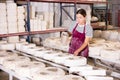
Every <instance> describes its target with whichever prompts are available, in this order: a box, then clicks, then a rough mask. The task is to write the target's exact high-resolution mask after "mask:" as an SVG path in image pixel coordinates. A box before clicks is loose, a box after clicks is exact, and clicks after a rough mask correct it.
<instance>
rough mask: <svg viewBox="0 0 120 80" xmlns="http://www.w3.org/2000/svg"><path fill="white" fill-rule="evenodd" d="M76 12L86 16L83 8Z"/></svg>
mask: <svg viewBox="0 0 120 80" xmlns="http://www.w3.org/2000/svg"><path fill="white" fill-rule="evenodd" d="M76 14H81V15H83V16H84V17H86V11H85V10H84V9H79V10H78V11H77V12H76Z"/></svg>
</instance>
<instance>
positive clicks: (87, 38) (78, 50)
mask: <svg viewBox="0 0 120 80" xmlns="http://www.w3.org/2000/svg"><path fill="white" fill-rule="evenodd" d="M90 39H91V38H90V37H86V38H85V41H84V43H83V44H82V45H81V47H80V48H78V49H77V50H76V51H75V52H74V55H76V56H77V55H78V54H79V52H81V51H82V50H83V49H84V48H85V47H86V46H87V45H88V44H89V41H90Z"/></svg>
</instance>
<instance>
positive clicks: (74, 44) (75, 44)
mask: <svg viewBox="0 0 120 80" xmlns="http://www.w3.org/2000/svg"><path fill="white" fill-rule="evenodd" d="M77 26H78V24H76V26H75V28H74V29H73V31H72V39H71V42H70V48H69V53H71V54H73V53H74V52H75V51H76V50H77V49H78V48H80V46H81V45H82V44H83V43H84V40H85V27H84V31H83V33H80V32H78V31H77V30H76V28H77ZM88 51H89V49H88V45H87V46H86V47H85V48H84V49H83V50H82V51H81V52H80V53H79V54H78V56H83V57H88Z"/></svg>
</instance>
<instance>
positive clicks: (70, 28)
mask: <svg viewBox="0 0 120 80" xmlns="http://www.w3.org/2000/svg"><path fill="white" fill-rule="evenodd" d="M75 25H76V21H72V23H71V26H69V28H68V31H69V32H70V33H72V31H73V29H74V27H75Z"/></svg>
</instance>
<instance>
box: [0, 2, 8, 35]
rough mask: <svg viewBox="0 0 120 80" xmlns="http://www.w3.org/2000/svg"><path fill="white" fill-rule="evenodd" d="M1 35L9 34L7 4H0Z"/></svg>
mask: <svg viewBox="0 0 120 80" xmlns="http://www.w3.org/2000/svg"><path fill="white" fill-rule="evenodd" d="M0 10H1V11H0V34H7V19H6V15H7V12H6V4H5V3H0Z"/></svg>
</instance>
